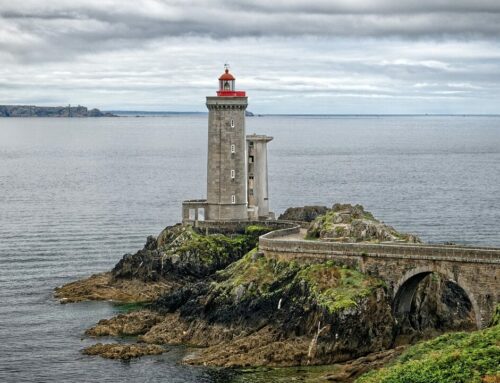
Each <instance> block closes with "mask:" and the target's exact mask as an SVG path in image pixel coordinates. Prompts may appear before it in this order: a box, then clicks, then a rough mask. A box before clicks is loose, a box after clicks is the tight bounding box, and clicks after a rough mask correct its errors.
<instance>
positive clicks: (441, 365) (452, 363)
mask: <svg viewBox="0 0 500 383" xmlns="http://www.w3.org/2000/svg"><path fill="white" fill-rule="evenodd" d="M499 381H500V325H496V326H493V327H490V328H487V329H484V330H480V331H475V332H472V333H464V332H459V333H450V334H445V335H442V336H440V337H438V338H435V339H433V340H430V341H427V342H422V343H419V344H417V345H415V346H412V347H410V348H409V349H408V350H407V351H406V352H405V353H404V354H403V355H401V356H400V357H399V358H398V359H397V361H396V362H395V363H394V364H392V365H391V366H388V367H386V368H382V369H380V370H378V371H373V372H370V373H368V374H366V375H364V376H362V377H361V378H359V379H358V380H357V381H356V382H358V383H476V382H477V383H481V382H483V383H487V382H491V383H493V382H499Z"/></svg>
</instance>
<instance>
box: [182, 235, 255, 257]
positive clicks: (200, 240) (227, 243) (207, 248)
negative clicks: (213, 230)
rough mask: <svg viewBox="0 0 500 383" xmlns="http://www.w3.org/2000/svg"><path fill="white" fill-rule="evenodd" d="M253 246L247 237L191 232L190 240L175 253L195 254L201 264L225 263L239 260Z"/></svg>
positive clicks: (251, 240) (251, 238) (252, 240)
mask: <svg viewBox="0 0 500 383" xmlns="http://www.w3.org/2000/svg"><path fill="white" fill-rule="evenodd" d="M253 246H255V241H254V239H253V237H250V236H247V235H237V236H234V237H228V236H225V235H223V234H212V235H201V234H198V233H195V232H193V233H192V236H191V239H190V240H188V241H184V242H183V243H182V244H181V245H180V247H179V248H178V250H177V251H178V253H181V254H182V253H184V254H196V255H197V256H198V259H199V260H200V261H201V262H202V263H212V262H214V260H219V261H224V262H225V261H227V260H229V259H235V258H239V257H241V256H242V255H243V254H245V253H246V252H247V251H248V250H249V249H251V248H252V247H253Z"/></svg>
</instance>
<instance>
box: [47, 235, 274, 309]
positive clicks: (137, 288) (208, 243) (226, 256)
mask: <svg viewBox="0 0 500 383" xmlns="http://www.w3.org/2000/svg"><path fill="white" fill-rule="evenodd" d="M263 230H264V231H263ZM266 230H269V229H267V228H260V227H256V226H251V227H249V228H247V231H246V232H245V233H244V234H235V235H233V236H226V235H222V234H213V235H202V234H200V233H198V232H196V231H195V230H194V229H193V228H192V227H190V226H182V225H175V226H170V227H167V228H165V229H164V230H163V231H162V232H161V233H160V235H159V236H158V238H155V237H153V236H149V237H148V238H147V240H146V244H145V246H144V248H143V249H141V250H139V251H138V252H136V253H135V254H125V255H124V256H123V258H122V259H121V260H120V261H119V262H118V263H117V264H116V266H115V267H114V268H113V270H112V271H111V272H110V273H102V274H95V275H92V276H90V277H89V278H86V279H83V280H79V281H76V282H72V283H68V284H66V285H64V286H61V287H58V288H56V289H55V297H56V298H58V299H59V300H60V302H61V303H70V302H80V301H85V300H113V301H120V302H151V301H153V300H155V299H157V298H158V297H159V296H160V295H162V294H164V293H166V292H168V291H170V290H172V289H175V288H178V287H179V286H181V285H183V284H185V283H187V282H190V281H191V282H193V281H196V280H197V279H199V278H204V277H208V276H210V275H212V274H213V273H215V272H216V271H217V270H220V269H223V268H224V267H226V266H227V265H229V264H230V263H232V262H234V261H236V260H238V259H240V258H241V257H242V256H243V255H244V254H246V253H247V252H248V251H249V250H251V249H252V248H254V247H255V245H256V243H257V240H258V236H259V235H260V234H262V233H263V232H266Z"/></svg>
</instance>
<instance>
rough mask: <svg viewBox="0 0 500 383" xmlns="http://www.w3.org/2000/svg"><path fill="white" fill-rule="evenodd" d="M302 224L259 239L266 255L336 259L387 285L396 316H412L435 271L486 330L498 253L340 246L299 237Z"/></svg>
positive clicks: (498, 288)
mask: <svg viewBox="0 0 500 383" xmlns="http://www.w3.org/2000/svg"><path fill="white" fill-rule="evenodd" d="M302 234H303V230H302V232H301V229H300V226H294V227H290V228H286V229H281V230H276V231H272V232H270V233H268V234H266V235H263V236H261V237H260V238H259V250H260V251H261V252H263V253H264V255H265V256H267V257H273V258H276V259H287V260H290V259H296V260H298V261H303V262H308V261H309V262H320V261H325V260H334V261H335V262H337V263H340V264H345V265H347V266H350V267H353V268H355V269H357V270H360V271H361V272H363V273H366V274H369V275H373V276H377V277H379V278H381V279H383V280H385V282H386V283H387V286H388V288H389V292H390V293H391V294H392V297H393V310H394V313H395V315H397V316H400V315H405V314H407V313H409V312H410V309H411V304H412V300H413V296H414V294H415V291H416V289H417V286H418V284H419V283H420V281H422V279H424V278H425V276H427V275H429V274H431V273H439V274H441V275H442V276H444V277H445V278H446V279H448V280H449V281H451V282H454V283H456V284H457V285H458V286H460V287H461V288H462V289H463V290H464V292H465V293H466V294H467V296H468V298H469V300H470V302H471V304H472V307H473V309H474V315H475V318H476V324H477V326H478V328H483V327H485V326H487V325H488V324H489V323H490V321H491V319H492V316H493V312H494V309H495V306H496V304H497V303H498V302H499V300H500V299H499V298H500V249H495V248H485V247H462V246H445V245H412V244H399V243H397V244H370V243H338V242H324V241H313V240H305V239H303V235H302Z"/></svg>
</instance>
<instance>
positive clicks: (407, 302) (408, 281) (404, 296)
mask: <svg viewBox="0 0 500 383" xmlns="http://www.w3.org/2000/svg"><path fill="white" fill-rule="evenodd" d="M432 273H438V274H441V275H442V276H444V277H445V278H446V279H447V280H449V281H450V282H453V283H455V284H456V285H457V286H459V287H460V288H461V289H462V290H463V291H464V292H465V295H466V296H467V298H468V299H469V301H470V303H471V305H472V309H473V310H474V317H475V320H476V326H477V328H478V329H480V328H482V321H481V311H480V309H479V305H478V304H477V301H476V299H475V297H474V294H473V292H472V289H471V288H470V286H468V284H467V283H466V282H465V281H463V280H460V281H457V278H455V275H453V273H452V272H450V271H449V270H447V269H445V268H441V267H433V266H422V267H416V268H414V269H411V270H409V271H407V272H406V273H405V274H404V275H403V276H402V277H401V278H400V279H399V281H398V282H397V283H396V285H395V286H394V300H393V312H394V314H395V315H396V317H397V316H401V315H405V314H408V313H410V311H411V305H412V302H413V297H414V296H415V293H416V291H417V287H418V285H419V284H420V282H421V281H422V280H423V279H424V278H425V277H426V276H428V275H429V274H432Z"/></svg>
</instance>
